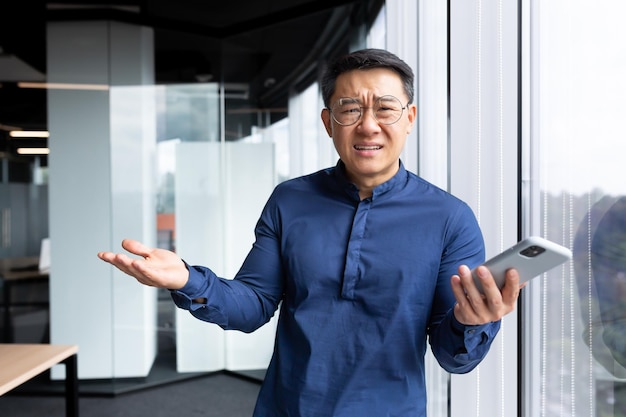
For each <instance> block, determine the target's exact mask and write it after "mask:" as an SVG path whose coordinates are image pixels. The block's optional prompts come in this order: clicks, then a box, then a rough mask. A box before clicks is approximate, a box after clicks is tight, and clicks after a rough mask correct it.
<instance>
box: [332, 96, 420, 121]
mask: <svg viewBox="0 0 626 417" xmlns="http://www.w3.org/2000/svg"><path fill="white" fill-rule="evenodd" d="M389 97H391V98H392V99H394V100H397V101H398V103H400V105H402V102H401V101H400V99H399V98H398V97H396V96H393V95H391V94H385V95H384V96H380V97H378V98H377V99H376V101H375V102H374V105H373V106H370V107H365V106H359V117H358V118H357V119H356V120H355V121H354V122H352V123H341V122H340V121H339V120H337V118H336V117H335V114H334V113H333V109H332V107H335V105H336V104H337V103H339V102H340V101H341V100H354V101H355V103H358V102H359V100H358V99H356V98H352V97H340V98H339V99H338V100H337V101H336V102H335V105H333V106H332V107H327V109H328V111H329V113H330V115H331V116H332V118H333V120H334V121H335V123H337V124H338V125H340V126H353V125H355V124H357V123H358V122H359V120H361V119H362V118H363V111H364V110H368V109H372V110H373V109H374V108H375V107H376V104H377V103H379V102H380V101H381V100H382V99H384V98H389ZM409 104H411V103H410V102H407V103H406V105H405V106H403V107H400V115H399V116H398V118H397V119H396V120H395V121H393V122H391V123H384V122H381V121H380V120H378V118H377V117H376V112H373V116H374V120H376V122H377V123H379V124H382V125H385V126H390V125H393V124H396V123H398V121H399V120H400V119H402V115H403V114H404V110H406V109H408V108H409Z"/></svg>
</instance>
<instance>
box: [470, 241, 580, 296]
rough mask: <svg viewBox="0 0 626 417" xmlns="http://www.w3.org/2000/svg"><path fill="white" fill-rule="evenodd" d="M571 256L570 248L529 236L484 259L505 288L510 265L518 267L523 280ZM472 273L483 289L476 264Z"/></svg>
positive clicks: (497, 282) (553, 266)
mask: <svg viewBox="0 0 626 417" xmlns="http://www.w3.org/2000/svg"><path fill="white" fill-rule="evenodd" d="M570 259H572V251H571V250H569V249H568V248H566V247H564V246H561V245H559V244H557V243H554V242H552V241H550V240H547V239H544V238H542V237H539V236H530V237H527V238H526V239H523V240H521V241H520V242H518V243H516V244H515V245H513V246H512V247H510V248H509V249H507V250H505V251H504V252H502V253H500V254H498V255H496V256H494V257H493V258H491V259H489V260H488V261H486V262H484V263H483V265H485V266H486V267H487V268H489V271H491V275H493V278H494V279H495V281H496V284H497V285H498V288H500V289H502V287H503V286H504V276H505V273H506V271H507V270H509V269H510V268H515V269H516V270H517V272H518V273H519V277H520V280H519V282H520V284H521V283H523V282H526V281H529V280H531V279H533V278H535V277H537V276H539V275H541V274H543V273H544V272H547V271H549V270H551V269H552V268H555V267H557V266H559V265H561V264H562V263H564V262H567V261H568V260H570ZM472 275H473V277H474V282H475V283H476V286H477V287H478V289H479V290H480V291H481V292H482V290H483V289H482V285H481V283H480V280H479V279H478V277H477V275H476V268H474V269H473V270H472Z"/></svg>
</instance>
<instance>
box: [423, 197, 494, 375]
mask: <svg viewBox="0 0 626 417" xmlns="http://www.w3.org/2000/svg"><path fill="white" fill-rule="evenodd" d="M446 234H447V243H446V247H445V249H444V251H443V254H442V259H441V265H440V270H439V277H438V283H437V290H436V294H435V299H434V302H433V309H432V315H431V319H430V322H429V326H428V327H429V342H430V345H431V349H432V351H433V355H434V356H435V358H436V359H437V361H438V362H439V364H440V365H441V367H442V368H444V369H445V370H446V371H448V372H451V373H467V372H469V371H471V370H472V369H474V368H475V367H476V366H477V365H478V364H479V363H480V362H481V361H482V360H483V358H484V357H485V356H486V355H487V353H488V352H489V348H490V346H491V343H492V342H493V340H494V338H495V337H496V335H497V334H498V331H499V329H500V324H501V323H500V321H497V322H493V323H487V324H483V325H478V326H466V325H463V324H462V323H460V322H459V321H458V320H457V319H456V318H455V317H454V305H455V304H456V298H455V297H454V293H453V292H452V287H451V285H450V278H451V277H452V275H454V274H456V273H457V272H458V267H459V266H460V265H467V266H468V267H469V268H474V267H475V266H477V265H479V264H480V263H482V262H483V261H484V259H485V250H484V241H483V237H482V233H481V231H480V227H479V225H478V222H477V220H476V218H475V216H474V213H473V212H472V210H471V209H470V208H469V206H467V205H466V204H464V203H463V204H461V205H460V206H459V208H458V211H457V212H456V214H455V216H453V217H451V219H450V222H449V224H448V227H447V228H446Z"/></svg>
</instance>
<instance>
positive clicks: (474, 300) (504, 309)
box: [451, 265, 520, 324]
mask: <svg viewBox="0 0 626 417" xmlns="http://www.w3.org/2000/svg"><path fill="white" fill-rule="evenodd" d="M476 275H477V276H478V279H479V280H480V284H481V286H482V288H483V292H482V293H481V292H480V290H479V289H478V287H477V286H476V284H475V282H474V277H473V276H472V272H471V271H470V269H469V268H468V267H467V266H465V265H462V266H461V267H459V273H458V275H454V276H453V277H452V279H451V285H452V291H453V292H454V296H455V298H456V300H457V305H456V306H455V310H454V314H455V316H456V318H457V319H458V320H459V321H460V322H461V323H464V324H484V323H488V322H492V321H497V320H500V319H501V318H502V317H503V316H505V315H506V314H508V313H510V312H511V311H513V309H514V308H515V304H516V302H517V298H518V296H519V289H520V286H519V275H518V273H517V271H516V270H514V269H511V270H510V271H508V272H507V276H506V284H505V286H504V287H503V289H502V292H501V291H500V289H499V288H498V286H497V285H496V283H495V280H494V279H493V277H492V275H491V272H490V271H489V269H487V268H486V267H484V266H480V267H478V268H477V269H476Z"/></svg>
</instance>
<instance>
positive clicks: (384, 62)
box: [321, 48, 415, 107]
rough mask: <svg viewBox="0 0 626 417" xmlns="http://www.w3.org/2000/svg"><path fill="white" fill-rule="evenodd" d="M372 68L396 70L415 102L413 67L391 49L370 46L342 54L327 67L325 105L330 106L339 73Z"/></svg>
mask: <svg viewBox="0 0 626 417" xmlns="http://www.w3.org/2000/svg"><path fill="white" fill-rule="evenodd" d="M372 68H386V69H390V70H392V71H394V72H396V73H397V74H398V75H399V76H400V79H401V80H402V84H403V87H404V92H405V93H406V95H407V97H408V98H409V103H412V102H413V98H414V95H415V93H414V87H413V79H414V75H413V70H412V69H411V67H410V66H409V65H408V64H407V63H406V62H404V61H403V60H401V59H400V58H398V56H396V55H394V54H392V53H391V52H389V51H386V50H384V49H374V48H369V49H361V50H359V51H355V52H351V53H349V54H346V55H342V56H340V57H338V58H336V59H335V60H333V61H332V62H331V63H330V64H329V65H328V66H327V67H326V69H325V70H324V73H323V75H322V81H321V88H322V99H323V100H324V106H326V107H329V106H330V103H329V101H330V98H331V97H332V95H333V93H334V92H335V83H336V81H337V77H339V75H341V74H343V73H345V72H348V71H353V70H368V69H372Z"/></svg>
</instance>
